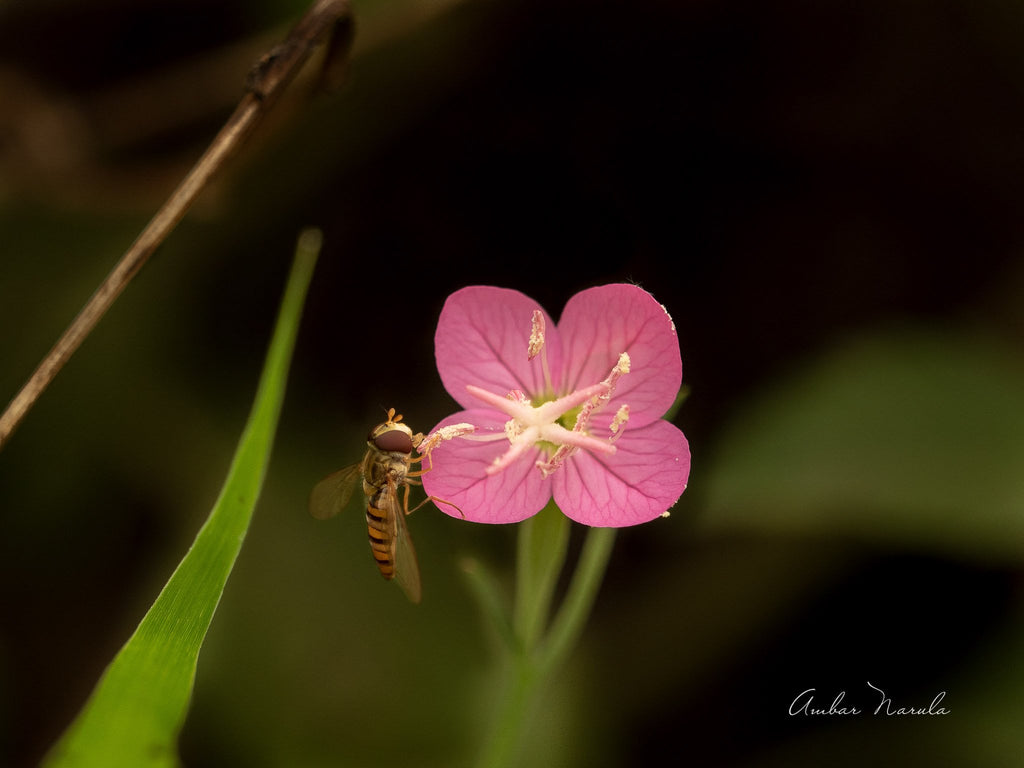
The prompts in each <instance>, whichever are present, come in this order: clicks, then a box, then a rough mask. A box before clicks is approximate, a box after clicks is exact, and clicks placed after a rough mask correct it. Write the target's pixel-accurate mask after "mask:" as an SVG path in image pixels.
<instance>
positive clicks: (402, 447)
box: [309, 408, 439, 603]
mask: <svg viewBox="0 0 1024 768" xmlns="http://www.w3.org/2000/svg"><path fill="white" fill-rule="evenodd" d="M422 440H423V434H422V433H417V434H415V435H414V434H413V432H412V430H411V429H410V428H409V427H408V426H407V425H405V424H403V423H402V416H401V414H397V415H396V414H395V409H394V408H390V409H388V420H387V421H385V422H384V423H383V424H378V425H377V426H376V427H374V428H373V429H372V430H370V434H369V435H368V436H367V438H366V444H367V446H368V448H367V451H366V455H365V456H363V460H362V461H361V462H359V463H358V464H353V465H352V466H350V467H345V468H344V469H339V470H338V471H337V472H335V473H333V474H331V475H328V476H327V477H325V478H324V479H323V480H321V481H320V482H319V483H317V484H316V486H315V487H314V488H313V492H312V493H311V494H310V497H309V512H310V514H311V515H313V517H315V518H317V519H319V520H326V519H327V518H330V517H334V516H335V515H337V514H338V513H339V512H340V511H341V510H342V509H343V508H344V507H345V505H346V504H348V501H349V499H351V497H352V490H353V489H354V488H355V485H356V481H357V480H359V479H360V478H362V481H363V493H364V494H365V495H366V526H367V529H368V532H369V535H370V551H371V552H372V554H373V558H374V560H376V562H377V567H378V568H379V569H380V573H381V576H383V577H384V578H385V579H388V580H391V579H394V580H395V581H396V582H398V585H399V586H400V587H401V588H402V590H403V591H404V592H405V594H406V596H408V598H409V599H410V600H411V601H412V602H414V603H418V602H419V601H420V598H421V597H422V589H421V587H420V569H419V565H418V564H417V562H416V550H414V549H413V546H412V540H411V539H410V538H409V531H408V529H407V528H406V523H405V516H406V515H408V514H410V513H411V512H415V511H416V510H417V509H419V508H420V507H421V506H423V504H426V503H427V502H428V501H439V500H438V499H434V498H433V497H427V498H426V499H424V500H423V501H422V502H421V503H420V504H419V505H418V506H416V507H414V508H413V509H409V486H410V485H419V484H420V481H419V480H416V479H414V478H417V477H419V476H420V475H422V474H423V473H424V472H425V471H426V470H422V469H421V470H416V471H410V466H411V465H412V464H414V463H416V462H418V461H422V459H423V457H421V456H418V457H416V458H413V457H412V452H413V451H414V450H415V449H416V446H418V445H419V444H420V443H421V442H422ZM399 489H404V493H403V497H402V501H401V502H399V500H398V493H399Z"/></svg>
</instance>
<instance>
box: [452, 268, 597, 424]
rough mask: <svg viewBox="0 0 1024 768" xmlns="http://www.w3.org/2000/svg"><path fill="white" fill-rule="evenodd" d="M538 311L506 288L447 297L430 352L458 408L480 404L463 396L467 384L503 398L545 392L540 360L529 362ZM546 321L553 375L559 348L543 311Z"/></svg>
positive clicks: (483, 287) (481, 288)
mask: <svg viewBox="0 0 1024 768" xmlns="http://www.w3.org/2000/svg"><path fill="white" fill-rule="evenodd" d="M536 309H541V307H540V305H538V304H537V302H536V301H534V300H533V299H531V298H530V297H528V296H526V295H524V294H522V293H520V292H519V291H513V290H511V289H508V288H494V287H491V286H486V285H474V286H470V287H468V288H463V289H461V290H458V291H456V292H455V293H453V294H452V295H451V296H449V297H448V299H447V301H445V304H444V308H443V309H442V310H441V317H440V318H439V319H438V322H437V332H436V333H435V334H434V354H435V356H436V358H437V370H438V373H439V374H440V375H441V382H442V383H443V384H444V388H445V389H447V390H448V393H449V394H450V395H451V396H452V397H454V398H455V400H456V402H458V403H459V405H461V406H463V407H464V408H475V407H478V406H479V403H478V402H477V401H476V399H475V398H473V397H470V396H469V395H468V394H467V393H466V385H467V384H475V385H476V386H478V387H482V388H483V389H486V390H489V391H491V392H497V393H500V394H502V395H504V394H505V393H507V392H510V391H512V390H513V389H519V390H522V391H523V392H525V393H526V394H527V396H528V397H536V396H538V395H541V394H544V393H545V390H546V386H545V383H544V372H543V367H542V365H541V358H540V357H539V356H538V357H536V358H534V359H533V360H532V361H531V360H529V359H528V346H529V341H530V329H531V321H532V319H533V312H534V310H536ZM541 311H542V312H543V309H541ZM544 320H545V325H546V326H547V334H546V336H547V339H546V343H545V353H546V354H547V358H548V364H549V366H550V368H551V371H552V372H553V373H552V375H555V374H554V372H556V371H557V370H559V366H560V365H561V359H562V353H561V345H560V343H559V340H558V332H557V330H556V329H555V324H554V322H552V320H551V318H550V317H549V316H548V315H547V313H544ZM598 381H600V379H598ZM588 383H594V382H588Z"/></svg>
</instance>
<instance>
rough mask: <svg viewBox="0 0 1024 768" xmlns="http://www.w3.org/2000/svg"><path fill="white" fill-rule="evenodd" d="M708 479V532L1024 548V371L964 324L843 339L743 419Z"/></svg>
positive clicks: (989, 549) (1013, 356)
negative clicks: (729, 530)
mask: <svg viewBox="0 0 1024 768" xmlns="http://www.w3.org/2000/svg"><path fill="white" fill-rule="evenodd" d="M711 465H712V466H711V470H710V476H709V477H708V478H707V480H706V488H707V493H708V510H707V513H706V515H705V519H704V522H705V524H706V525H707V526H708V527H709V528H711V529H718V530H720V529H724V528H733V529H747V530H751V529H753V530H760V531H774V532H780V531H786V532H796V533H811V534H826V535H831V534H838V535H853V536H857V537H863V538H865V539H869V540H880V541H886V540H887V541H890V542H892V543H897V544H898V545H900V546H906V547H910V548H917V549H936V550H940V551H943V552H945V553H947V554H953V555H956V556H969V557H983V558H987V559H993V558H995V559H1000V560H1002V559H1009V560H1017V559H1019V558H1020V557H1021V556H1022V555H1024V514H1022V512H1024V471H1022V469H1024V368H1022V365H1021V358H1020V354H1019V350H1014V349H1012V348H1009V347H1008V346H1006V345H1004V344H1003V343H1001V342H1000V341H998V340H995V339H990V338H985V337H980V336H977V335H972V334H969V333H966V332H962V333H954V332H932V331H929V332H925V331H922V330H913V329H907V330H900V331H890V332H886V333H884V334H879V335H876V336H865V337H862V338H859V339H855V340H853V341H850V342H847V343H844V344H841V345H839V346H838V347H837V348H835V349H833V350H832V351H831V352H829V353H827V354H825V355H824V356H822V357H821V358H820V359H819V360H817V361H816V362H813V363H812V364H811V365H809V366H808V367H807V368H806V369H805V370H802V371H801V372H798V373H795V374H794V375H792V376H790V377H789V378H787V379H786V380H785V381H781V382H779V383H778V384H777V385H776V386H773V387H772V388H771V389H769V390H766V391H763V392H761V393H760V394H759V395H758V396H757V397H756V398H755V401H754V402H751V403H750V404H749V405H748V407H746V408H744V409H742V410H741V411H740V412H737V413H736V414H735V415H734V418H733V419H732V421H731V424H730V425H729V426H728V427H727V428H726V429H725V430H724V432H723V436H722V438H721V441H720V443H719V444H718V446H717V453H716V455H715V456H714V457H713V459H712V462H711Z"/></svg>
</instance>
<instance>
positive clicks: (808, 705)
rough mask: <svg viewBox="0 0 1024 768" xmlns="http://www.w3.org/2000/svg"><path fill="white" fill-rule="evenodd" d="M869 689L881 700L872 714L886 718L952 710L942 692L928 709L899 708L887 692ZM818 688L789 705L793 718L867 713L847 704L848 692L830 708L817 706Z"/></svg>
mask: <svg viewBox="0 0 1024 768" xmlns="http://www.w3.org/2000/svg"><path fill="white" fill-rule="evenodd" d="M868 688H870V689H871V690H872V691H874V692H875V694H874V695H872V698H873V699H874V698H876V697H877V698H878V699H880V700H879V701H878V706H877V707H875V709H874V712H873V713H872V714H875V715H885V716H886V717H902V716H906V715H948V714H949V713H950V710H948V709H946V708H945V707H943V706H940V705H941V704H942V700H943V699H945V698H946V692H945V691H940V692H939V693H937V694H936V695H935V698H934V699H932V701H931V703H930V704H928V706H926V707H911V706H897V705H896V704H894V703H893V701H892V699H891V698H889V697H888V696H886V695H885V691H883V690H882V689H881V688H879V687H878V686H877V685H872V683H871V681H870V680H869V681H868ZM816 691H817V689H816V688H808V689H807V690H806V691H802V692H801V693H799V694H797V697H796V698H795V699H793V702H792V703H791V704H790V705H789V714H790V716H791V717H796V716H797V715H806V716H808V717H836V716H838V717H849V716H851V715H859V714H862V713H863V712H865V711H867V710H866V709H861V708H860V707H857V706H853V705H852V704H847V703H846V691H840V692H839V694H838V695H837V696H836V697H835V698H834V699H833V700H832V703H831V704H830V705H829V706H828V708H827V709H826V708H824V707H821V706H816V705H815V701H814V694H815V693H816Z"/></svg>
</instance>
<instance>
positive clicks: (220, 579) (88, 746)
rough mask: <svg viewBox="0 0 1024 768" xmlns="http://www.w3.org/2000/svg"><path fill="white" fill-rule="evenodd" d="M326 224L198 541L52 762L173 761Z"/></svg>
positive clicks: (266, 446) (302, 246)
mask: <svg viewBox="0 0 1024 768" xmlns="http://www.w3.org/2000/svg"><path fill="white" fill-rule="evenodd" d="M319 249H320V233H319V232H317V231H314V230H308V231H306V232H304V233H303V234H302V236H301V237H300V240H299V247H298V249H297V251H296V255H295V261H294V263H293V265H292V272H291V275H290V277H289V279H288V285H287V287H286V290H285V295H284V300H283V302H282V306H281V310H280V314H279V316H278V321H277V326H276V328H275V331H274V336H273V339H272V340H271V343H270V349H269V351H268V353H267V359H266V363H265V365H264V369H263V374H262V376H261V378H260V383H259V388H258V390H257V393H256V400H255V403H254V404H253V408H252V412H251V413H250V416H249V420H248V423H247V424H246V427H245V431H244V433H243V434H242V438H241V441H240V443H239V445H238V449H237V451H236V453H235V456H234V460H233V461H232V464H231V468H230V470H229V472H228V476H227V480H226V481H225V483H224V487H223V489H222V491H221V494H220V497H219V498H218V499H217V502H216V503H215V504H214V507H213V510H212V511H211V512H210V516H209V517H208V518H207V520H206V523H205V524H204V525H203V527H202V528H201V529H200V531H199V533H198V535H197V536H196V539H195V542H194V543H193V545H192V548H191V549H190V550H189V551H188V553H187V554H186V555H185V557H184V559H183V560H182V561H181V563H180V564H179V565H178V567H177V569H175V571H174V573H173V574H172V575H171V578H170V580H169V581H168V582H167V584H166V585H165V586H164V588H163V590H162V591H161V593H160V595H159V596H158V597H157V599H156V602H154V603H153V605H152V607H151V608H150V609H149V611H148V612H147V613H146V615H145V617H144V618H143V619H142V622H141V623H140V624H139V626H138V628H137V629H136V630H135V633H134V634H133V635H132V636H131V638H130V639H129V640H128V642H127V643H126V644H125V645H124V647H123V648H122V649H121V651H120V652H119V653H118V654H117V656H116V657H115V658H114V660H113V662H112V663H111V664H110V666H109V667H108V668H107V670H106V671H105V672H104V674H103V676H102V678H101V679H100V681H99V683H98V685H97V686H96V688H95V690H94V691H93V693H92V695H91V696H90V698H89V700H88V701H87V702H86V704H85V707H84V708H83V709H82V711H81V712H80V713H79V715H78V717H77V718H76V719H75V721H74V722H73V723H72V724H71V726H70V727H69V729H68V730H67V732H66V733H65V734H64V736H63V737H62V738H61V739H60V741H59V742H58V743H57V744H56V746H55V747H54V749H53V750H52V752H51V753H50V755H49V756H48V759H47V761H46V765H48V766H91V765H95V766H104V768H112V767H116V766H133V767H137V766H173V765H177V764H178V758H177V749H176V741H177V737H178V733H179V731H180V730H181V726H182V723H183V722H184V719H185V714H186V711H187V709H188V703H189V698H190V696H191V693H192V685H193V681H194V679H195V671H196V662H197V659H198V656H199V649H200V648H201V647H202V644H203V640H204V638H205V637H206V632H207V629H208V628H209V626H210V621H211V620H212V618H213V614H214V612H215V611H216V609H217V604H218V602H219V601H220V597H221V594H222V593H223V591H224V585H225V583H226V582H227V579H228V576H229V575H230V573H231V569H232V567H233V566H234V563H235V558H236V557H237V556H238V552H239V550H240V549H241V546H242V541H243V539H244V538H245V534H246V531H247V530H248V527H249V522H250V520H251V519H252V512H253V508H254V507H255V505H256V500H257V498H258V496H259V492H260V488H261V485H262V483H263V477H264V474H265V471H266V467H267V464H268V461H269V458H270V450H271V446H272V445H273V439H274V433H275V430H276V427H277V420H278V416H279V414H280V411H281V403H282V400H283V398H284V390H285V383H286V379H287V374H288V367H289V364H290V361H291V354H292V350H293V348H294V345H295V337H296V334H297V331H298V325H299V318H300V316H301V313H302V305H303V302H304V301H305V296H306V289H307V288H308V286H309V281H310V278H311V277H312V273H313V267H314V265H315V263H316V258H317V255H318V253H319Z"/></svg>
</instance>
